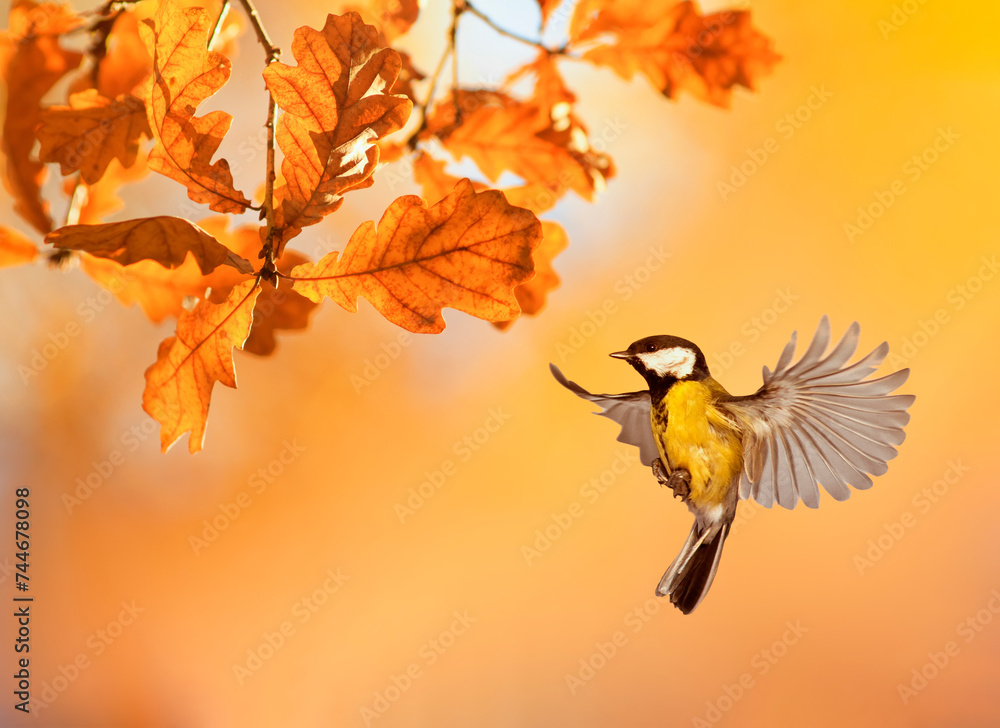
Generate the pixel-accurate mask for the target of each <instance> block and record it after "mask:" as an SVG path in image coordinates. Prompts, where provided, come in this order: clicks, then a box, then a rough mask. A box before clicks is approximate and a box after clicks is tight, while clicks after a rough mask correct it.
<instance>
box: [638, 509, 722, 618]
mask: <svg viewBox="0 0 1000 728" xmlns="http://www.w3.org/2000/svg"><path fill="white" fill-rule="evenodd" d="M729 526H730V524H729V523H724V524H722V526H721V528H719V530H718V531H717V532H716V533H715V536H714V538H712V537H711V531H712V530H713V529H704V530H702V529H699V524H698V523H697V522H695V525H694V526H693V527H692V528H691V533H690V535H689V536H688V539H687V541H685V542H684V546H683V548H681V552H680V553H679V554H678V555H677V558H676V559H674V562H673V563H672V564H670V568H669V569H667V572H666V573H665V574H664V575H663V578H662V579H660V584H659V586H658V587H657V588H656V594H657V595H658V596H661V597H663V596H669V597H670V601H671V603H673V604H674V605H675V606H676V607H677V608H678V609H680V610H681V611H682V612H683V613H684V614H690V613H691V612H692V611H694V608H695V607H697V606H698V605H699V604H700V603H701V600H702V599H704V598H705V595H706V594H707V593H708V590H709V588H710V587H711V586H712V581H713V580H714V579H715V572H716V571H718V569H719V561H720V559H721V558H722V546H723V544H725V541H726V537H727V536H728V535H729Z"/></svg>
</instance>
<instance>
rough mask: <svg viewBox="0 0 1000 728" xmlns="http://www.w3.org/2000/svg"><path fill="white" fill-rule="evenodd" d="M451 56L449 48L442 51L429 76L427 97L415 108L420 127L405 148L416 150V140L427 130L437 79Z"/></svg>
mask: <svg viewBox="0 0 1000 728" xmlns="http://www.w3.org/2000/svg"><path fill="white" fill-rule="evenodd" d="M450 55H451V46H450V45H449V46H447V47H446V48H445V49H444V53H442V54H441V60H439V61H438V64H437V68H435V69H434V74H433V75H432V76H431V85H430V88H429V89H428V90H427V96H426V97H425V98H424V102H423V103H422V104H420V105H419V106H418V107H417V111H419V112H420V125H419V126H418V127H417V130H416V131H415V132H413V134H411V135H410V138H409V139H407V140H406V146H408V147H409V148H410V149H416V148H417V138H418V137H419V136H420V134H421V132H423V130H424V129H426V128H427V109H428V107H429V106H430V105H431V102H432V101H433V100H434V92H435V91H436V90H437V82H438V78H439V77H440V76H441V72H442V71H443V70H444V64H445V61H447V60H448V56H450Z"/></svg>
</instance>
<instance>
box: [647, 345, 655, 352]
mask: <svg viewBox="0 0 1000 728" xmlns="http://www.w3.org/2000/svg"><path fill="white" fill-rule="evenodd" d="M646 351H656V344H646Z"/></svg>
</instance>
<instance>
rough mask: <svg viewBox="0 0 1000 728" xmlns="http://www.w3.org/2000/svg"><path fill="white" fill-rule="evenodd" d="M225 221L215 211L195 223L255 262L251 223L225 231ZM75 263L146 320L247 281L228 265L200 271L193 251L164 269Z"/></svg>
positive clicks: (102, 261)
mask: <svg viewBox="0 0 1000 728" xmlns="http://www.w3.org/2000/svg"><path fill="white" fill-rule="evenodd" d="M228 223H229V219H228V218H227V217H226V216H225V215H216V216H213V217H208V218H205V219H204V220H199V221H198V227H200V228H201V229H202V230H204V231H205V232H207V233H208V234H209V235H211V236H212V237H213V238H215V239H216V240H218V241H219V242H220V243H222V244H223V245H225V246H226V247H227V248H228V249H229V250H231V251H232V252H233V253H234V254H235V255H238V256H241V257H243V258H247V259H251V260H256V259H257V253H258V251H259V250H260V238H259V236H258V234H257V229H256V228H254V227H240V228H237V229H236V230H233V231H229V230H228V229H227V227H228ZM80 267H81V268H82V269H83V271H84V272H85V273H86V274H87V275H89V276H90V277H91V278H93V279H94V280H95V281H96V282H97V283H98V284H100V285H101V286H102V287H104V288H106V289H107V290H109V291H111V292H112V293H113V294H114V295H115V298H117V299H118V301H119V302H120V303H121V304H122V305H123V306H131V305H132V304H136V303H137V304H138V305H139V307H140V308H142V310H143V312H144V313H145V314H146V316H148V317H149V319H150V320H151V321H153V322H155V323H160V322H161V321H163V320H164V319H166V318H171V317H175V316H179V315H180V314H181V313H182V312H183V311H184V302H185V300H188V299H191V298H205V296H206V291H207V289H209V288H211V289H212V290H213V291H224V292H225V294H226V295H225V296H223V297H222V298H221V299H218V300H217V301H216V302H220V301H222V300H224V299H225V298H226V296H228V294H229V292H230V291H231V290H232V288H233V286H235V285H237V284H239V283H241V282H242V281H245V280H246V275H245V274H243V273H240V272H239V271H237V270H236V269H234V268H231V267H230V266H219V267H218V268H216V269H215V270H214V271H212V272H211V273H209V274H208V275H207V276H206V275H203V274H202V272H201V269H200V268H199V266H198V262H197V261H196V260H195V258H194V256H193V254H191V253H188V255H187V257H186V258H185V259H184V262H183V263H181V265H179V266H178V267H176V268H173V269H169V268H164V267H163V266H162V265H160V264H159V263H156V262H154V261H152V260H140V261H138V262H137V263H132V264H130V265H127V266H123V265H121V264H119V263H116V262H115V261H113V260H109V259H107V258H95V257H93V256H91V255H88V254H86V253H83V254H82V257H81V259H80Z"/></svg>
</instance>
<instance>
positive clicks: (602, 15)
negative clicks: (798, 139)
mask: <svg viewBox="0 0 1000 728" xmlns="http://www.w3.org/2000/svg"><path fill="white" fill-rule="evenodd" d="M571 36H572V39H573V42H574V43H578V42H581V41H593V40H597V41H604V40H605V39H606V42H601V43H600V44H599V45H597V46H596V47H594V48H591V49H589V50H588V51H586V52H585V53H584V54H583V58H584V59H586V60H588V61H590V62H592V63H594V64H596V65H600V66H608V67H609V68H611V69H613V70H614V71H615V72H616V73H617V74H618V75H619V76H621V77H622V78H624V79H626V80H630V79H631V78H632V77H633V76H634V75H635V74H636V73H642V74H643V75H644V76H646V78H647V79H649V81H650V83H652V84H653V86H654V87H655V88H656V89H657V90H659V91H660V92H661V93H663V95H664V96H666V97H667V98H671V99H673V98H676V97H677V96H678V95H679V94H680V93H681V92H682V91H686V92H687V93H690V94H691V95H692V96H694V97H696V98H698V99H701V100H703V101H707V102H708V103H711V104H714V105H716V106H721V107H723V108H727V107H728V106H729V104H730V100H731V97H732V88H733V87H734V86H737V85H739V86H744V87H745V88H748V89H751V90H753V89H754V88H755V86H756V81H757V79H758V78H760V77H761V76H764V75H766V74H767V73H770V71H771V69H772V68H773V67H774V65H775V63H777V62H778V60H780V58H781V57H780V56H779V55H778V54H777V53H775V52H774V50H773V48H772V41H771V40H770V39H769V38H768V37H767V36H765V35H763V34H762V33H760V32H759V31H757V30H756V29H755V28H754V27H753V26H752V25H751V19H750V12H749V11H747V10H738V11H725V12H720V13H712V14H710V15H704V16H703V15H701V14H700V13H699V12H698V8H697V6H696V5H695V3H693V2H679V3H677V2H674V1H673V0H652V1H651V0H616V2H603V3H602V2H594V1H593V0H589V1H585V2H581V3H580V4H579V5H578V6H577V8H576V10H575V13H574V19H573V24H572V26H571Z"/></svg>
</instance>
